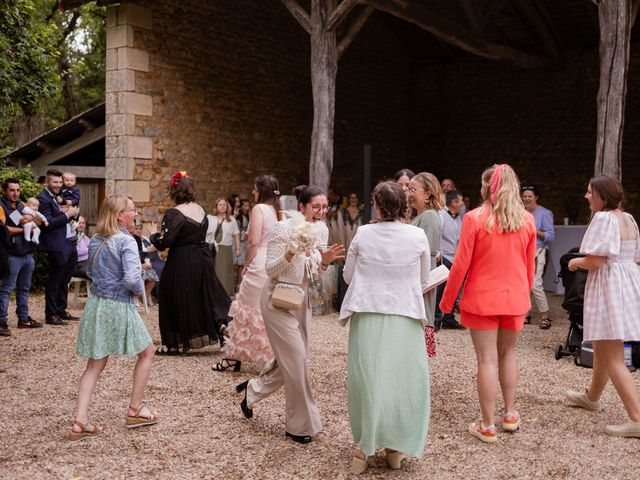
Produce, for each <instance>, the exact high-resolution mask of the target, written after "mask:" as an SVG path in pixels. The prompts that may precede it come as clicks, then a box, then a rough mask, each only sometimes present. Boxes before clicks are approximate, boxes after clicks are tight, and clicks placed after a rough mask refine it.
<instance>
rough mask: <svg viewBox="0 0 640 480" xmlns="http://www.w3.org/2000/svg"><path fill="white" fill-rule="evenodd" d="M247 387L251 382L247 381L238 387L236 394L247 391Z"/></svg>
mask: <svg viewBox="0 0 640 480" xmlns="http://www.w3.org/2000/svg"><path fill="white" fill-rule="evenodd" d="M247 385H249V380H245V381H244V382H242V383H239V384H238V385H236V392H238V393H242V392H243V391H244V390H246V389H247Z"/></svg>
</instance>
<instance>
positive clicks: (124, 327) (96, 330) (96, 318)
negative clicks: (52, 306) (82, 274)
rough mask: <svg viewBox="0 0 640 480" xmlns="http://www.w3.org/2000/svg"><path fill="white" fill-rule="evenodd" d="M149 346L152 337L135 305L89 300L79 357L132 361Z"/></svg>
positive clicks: (95, 299) (83, 317)
mask: <svg viewBox="0 0 640 480" xmlns="http://www.w3.org/2000/svg"><path fill="white" fill-rule="evenodd" d="M150 343H151V335H149V332H148V331H147V327H145V325H144V322H143V321H142V318H140V314H139V313H138V309H137V308H136V306H135V305H133V304H131V303H125V302H118V301H116V300H111V299H108V298H103V297H98V296H97V295H91V296H89V299H88V300H87V304H86V305H85V307H84V311H83V312H82V318H81V319H80V327H79V329H78V343H77V345H76V353H77V354H78V356H80V357H88V358H93V359H95V360H98V359H100V358H104V357H106V356H107V355H120V356H122V355H127V356H129V357H132V356H134V355H137V354H138V353H140V352H141V351H143V350H144V349H145V348H147V347H148V346H149V344H150Z"/></svg>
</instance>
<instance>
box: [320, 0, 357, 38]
mask: <svg viewBox="0 0 640 480" xmlns="http://www.w3.org/2000/svg"><path fill="white" fill-rule="evenodd" d="M358 2H359V0H342V2H340V5H338V6H337V7H336V9H335V10H334V11H333V13H332V14H331V15H330V16H329V20H327V30H329V31H330V32H333V31H335V30H336V29H337V28H338V27H339V26H340V25H341V24H342V22H343V21H344V19H345V18H347V15H349V12H351V10H353V7H355V6H356V5H357V4H358Z"/></svg>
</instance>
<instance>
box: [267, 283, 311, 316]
mask: <svg viewBox="0 0 640 480" xmlns="http://www.w3.org/2000/svg"><path fill="white" fill-rule="evenodd" d="M304 297H305V294H304V289H303V288H302V287H299V286H298V285H291V284H290V283H278V284H276V286H275V287H274V289H273V293H272V294H271V304H272V305H273V306H274V307H276V308H282V309H284V310H299V309H300V307H302V304H303V303H304Z"/></svg>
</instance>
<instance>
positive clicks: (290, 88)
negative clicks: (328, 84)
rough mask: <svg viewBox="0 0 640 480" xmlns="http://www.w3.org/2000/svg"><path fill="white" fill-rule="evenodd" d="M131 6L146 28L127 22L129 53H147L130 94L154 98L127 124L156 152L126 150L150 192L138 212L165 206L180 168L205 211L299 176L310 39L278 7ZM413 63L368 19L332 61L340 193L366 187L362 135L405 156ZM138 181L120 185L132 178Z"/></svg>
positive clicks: (151, 213)
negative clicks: (144, 14) (274, 180)
mask: <svg viewBox="0 0 640 480" xmlns="http://www.w3.org/2000/svg"><path fill="white" fill-rule="evenodd" d="M136 7H138V8H142V9H143V10H146V11H148V12H149V13H150V15H151V25H150V28H141V27H140V26H138V25H131V26H130V27H131V29H130V30H131V34H132V38H133V41H132V45H131V46H132V48H131V49H130V50H132V51H135V52H144V53H145V55H147V56H148V69H146V70H138V71H136V72H135V81H134V83H133V84H134V86H135V88H134V91H133V92H132V93H131V94H127V95H128V96H127V99H133V97H131V95H133V94H137V95H142V96H143V97H142V98H144V100H147V99H148V101H150V102H151V103H150V105H149V104H147V106H148V107H149V108H150V112H149V113H150V115H146V114H138V115H135V116H134V117H133V121H134V123H133V125H131V127H132V128H133V131H132V134H131V138H135V139H138V138H144V139H145V142H148V143H145V146H146V145H151V154H150V155H149V158H147V157H138V156H135V155H131V154H130V155H129V157H131V158H130V161H129V163H128V165H129V166H133V178H135V180H136V181H142V182H146V183H147V184H148V185H149V190H148V195H147V197H146V198H143V197H141V196H138V197H137V198H136V200H137V201H138V203H139V204H141V205H142V206H143V207H144V210H143V212H144V219H145V220H152V219H156V218H158V215H159V214H160V213H161V212H162V210H163V209H164V208H166V207H167V206H169V205H170V204H171V203H170V201H169V200H168V199H167V197H166V189H167V185H168V179H169V178H170V176H171V174H172V173H173V172H174V171H175V170H187V171H189V173H190V175H191V176H192V177H193V178H194V179H195V182H196V186H197V189H198V193H199V201H200V202H201V203H202V204H203V206H205V208H207V209H211V208H212V207H213V204H214V202H215V199H216V198H218V197H219V196H222V195H224V196H226V195H228V194H230V193H232V192H237V193H239V194H240V195H242V196H249V192H250V190H251V187H252V182H253V178H254V177H255V176H257V175H260V174H264V173H270V174H274V175H276V176H277V177H278V179H279V181H280V187H281V188H280V190H281V191H282V192H283V193H288V192H289V191H290V190H291V189H292V187H294V186H295V185H297V184H300V183H306V182H307V178H308V161H309V150H310V136H311V127H312V121H313V104H312V98H311V79H310V67H309V55H310V54H309V38H308V35H307V33H306V32H305V31H304V30H303V29H302V28H301V27H300V26H299V25H298V23H297V22H296V21H295V20H294V19H293V17H291V15H290V14H289V12H288V11H287V10H286V9H285V8H284V7H283V6H282V4H281V3H280V2H277V1H271V2H261V3H260V8H256V3H255V2H253V1H250V0H234V1H230V0H229V1H216V2H207V1H203V0H184V1H181V2H172V1H148V0H141V1H139V2H136ZM118 8H119V9H123V8H125V9H126V8H127V4H125V5H123V6H121V7H118ZM129 8H130V7H129ZM125 33H126V31H125ZM409 68H410V62H409V58H408V55H407V53H406V52H405V50H404V48H403V47H402V46H401V45H400V44H399V43H398V41H397V40H396V39H395V37H393V36H392V35H391V33H390V31H389V30H388V29H387V27H386V25H385V24H384V22H383V21H382V19H381V18H379V17H378V16H377V15H373V16H372V17H371V18H370V19H369V21H368V24H367V25H366V26H365V27H364V28H363V30H362V31H361V32H360V34H359V36H358V37H357V38H356V40H355V41H354V42H353V43H352V45H351V46H350V47H349V49H348V50H347V51H346V53H345V55H344V58H343V59H342V60H341V62H340V66H339V73H338V81H337V94H336V142H335V145H336V146H335V148H336V150H335V169H334V177H333V178H334V181H335V183H336V184H337V185H338V186H339V188H340V189H341V190H345V191H346V190H348V189H350V188H351V185H352V184H353V185H355V186H356V187H357V188H358V189H360V188H361V186H360V183H361V179H360V177H361V169H362V167H361V164H362V145H363V143H365V142H371V143H372V144H373V145H374V146H375V147H377V149H378V150H379V151H381V152H384V157H382V158H381V161H382V162H390V161H393V160H397V161H400V160H401V159H403V158H404V157H405V155H406V150H405V149H406V145H407V141H406V140H407V130H406V121H407V114H408V105H409V98H410V96H409V92H410V89H409V80H410V76H409V72H410V70H409ZM120 76H122V77H123V80H122V82H126V81H127V80H131V82H133V80H132V79H131V77H130V76H129V77H128V76H126V75H125V74H122V75H120ZM131 82H130V83H129V84H127V86H129V85H132V83H131ZM117 87H118V88H121V86H120V85H118V86H117ZM118 95H120V96H122V95H123V93H118ZM118 98H121V97H118ZM134 100H139V99H137V98H136V99H134ZM127 120H131V118H127ZM127 125H129V124H127ZM128 141H131V139H129V140H128ZM121 143H123V141H122V140H121V139H120V138H118V140H117V141H116V140H112V143H111V145H112V146H113V145H116V146H117V145H120V144H121ZM112 150H113V147H112ZM119 151H122V148H120V149H119ZM112 156H115V154H112ZM112 163H113V162H112ZM133 178H131V179H127V181H126V182H120V184H121V185H122V189H124V188H129V187H131V186H135V185H134V184H132V183H131V181H133ZM141 193H143V194H144V192H141ZM158 207H160V208H158Z"/></svg>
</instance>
